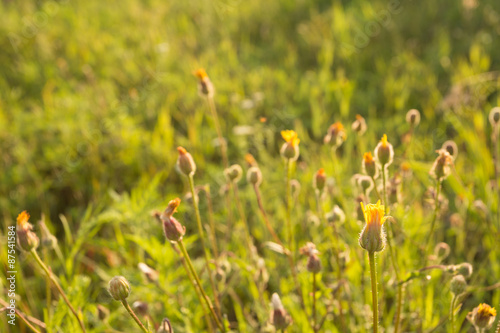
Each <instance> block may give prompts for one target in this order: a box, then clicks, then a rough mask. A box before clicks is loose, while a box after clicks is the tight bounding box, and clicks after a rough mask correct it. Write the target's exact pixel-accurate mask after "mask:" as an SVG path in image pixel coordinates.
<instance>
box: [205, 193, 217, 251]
mask: <svg viewBox="0 0 500 333" xmlns="http://www.w3.org/2000/svg"><path fill="white" fill-rule="evenodd" d="M203 191H204V192H205V197H206V198H207V207H208V216H209V223H210V241H211V243H212V250H213V251H214V258H215V259H217V258H218V257H219V249H218V248H217V237H216V234H215V222H214V210H213V205H212V196H211V195H210V186H209V185H205V186H203Z"/></svg>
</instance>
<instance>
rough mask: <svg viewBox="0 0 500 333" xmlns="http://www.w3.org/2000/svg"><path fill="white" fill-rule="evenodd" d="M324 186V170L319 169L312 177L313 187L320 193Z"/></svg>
mask: <svg viewBox="0 0 500 333" xmlns="http://www.w3.org/2000/svg"><path fill="white" fill-rule="evenodd" d="M325 184H326V174H325V169H323V168H321V169H319V170H318V172H316V174H315V175H314V179H313V186H314V188H315V189H317V190H318V191H320V192H321V191H323V189H324V188H325Z"/></svg>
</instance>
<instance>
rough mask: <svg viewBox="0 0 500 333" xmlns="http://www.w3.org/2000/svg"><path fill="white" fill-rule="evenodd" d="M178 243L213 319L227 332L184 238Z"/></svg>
mask: <svg viewBox="0 0 500 333" xmlns="http://www.w3.org/2000/svg"><path fill="white" fill-rule="evenodd" d="M177 244H179V248H180V250H181V252H182V255H183V256H184V258H186V263H187V265H188V267H189V270H190V271H191V275H192V276H193V277H194V279H195V281H196V283H197V284H198V288H199V289H200V292H201V294H202V296H203V298H204V299H205V304H206V305H207V307H208V309H209V310H210V314H211V315H212V319H213V320H214V321H215V324H216V325H217V327H219V329H220V330H221V331H222V332H225V329H224V326H222V324H221V322H220V320H219V317H218V316H217V314H216V313H215V310H214V307H213V305H212V302H211V301H210V298H208V296H207V294H206V293H205V290H203V287H202V285H201V281H200V278H199V277H198V274H197V273H196V270H195V269H194V266H193V263H192V262H191V258H190V257H189V254H188V252H187V250H186V247H185V246H184V242H183V241H182V240H180V241H179V242H177Z"/></svg>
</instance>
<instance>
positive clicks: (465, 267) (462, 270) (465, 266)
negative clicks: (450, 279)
mask: <svg viewBox="0 0 500 333" xmlns="http://www.w3.org/2000/svg"><path fill="white" fill-rule="evenodd" d="M454 270H455V272H457V273H458V274H460V275H463V276H464V277H466V278H468V277H470V276H471V275H472V271H473V269H472V265H471V264H469V263H468V262H463V263H461V264H458V265H455V267H454Z"/></svg>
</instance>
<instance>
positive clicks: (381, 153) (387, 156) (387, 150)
mask: <svg viewBox="0 0 500 333" xmlns="http://www.w3.org/2000/svg"><path fill="white" fill-rule="evenodd" d="M393 158H394V149H393V148H392V144H390V143H389V141H387V135H385V134H384V135H383V136H382V139H381V140H380V142H379V143H378V145H377V147H375V159H376V160H377V161H378V163H379V164H380V165H381V166H382V167H385V166H388V165H390V164H391V163H392V159H393Z"/></svg>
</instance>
